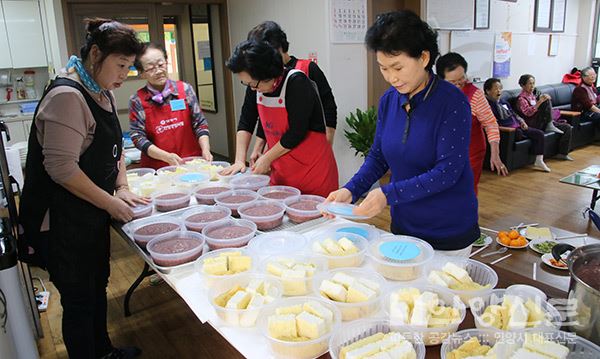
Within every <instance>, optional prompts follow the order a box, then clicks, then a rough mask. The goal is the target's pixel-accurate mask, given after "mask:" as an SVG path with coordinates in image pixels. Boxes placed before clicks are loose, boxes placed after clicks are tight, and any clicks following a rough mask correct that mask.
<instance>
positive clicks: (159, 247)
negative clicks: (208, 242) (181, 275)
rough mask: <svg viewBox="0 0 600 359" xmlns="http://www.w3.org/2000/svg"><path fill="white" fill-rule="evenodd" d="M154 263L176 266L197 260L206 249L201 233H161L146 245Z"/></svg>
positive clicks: (163, 265) (162, 265)
mask: <svg viewBox="0 0 600 359" xmlns="http://www.w3.org/2000/svg"><path fill="white" fill-rule="evenodd" d="M146 250H148V253H150V256H151V257H152V260H153V261H154V264H156V265H158V266H161V267H174V266H178V265H180V264H184V263H189V262H192V261H194V260H196V259H197V258H198V257H200V255H202V251H203V250H204V237H202V235H201V234H200V233H196V232H188V231H180V232H173V233H167V234H163V235H160V236H158V237H156V238H154V239H153V240H151V241H150V242H148V244H147V245H146Z"/></svg>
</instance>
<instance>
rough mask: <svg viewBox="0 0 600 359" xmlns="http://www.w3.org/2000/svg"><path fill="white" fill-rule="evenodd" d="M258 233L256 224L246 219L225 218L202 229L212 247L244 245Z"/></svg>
mask: <svg viewBox="0 0 600 359" xmlns="http://www.w3.org/2000/svg"><path fill="white" fill-rule="evenodd" d="M255 234H256V224H254V222H250V221H247V220H245V219H225V220H222V221H219V222H217V223H213V224H209V225H207V226H205V227H204V228H203V229H202V235H203V236H204V238H205V239H206V242H207V243H208V246H209V247H210V249H211V250H212V249H221V248H238V247H244V246H245V245H246V244H248V242H249V241H250V240H251V239H252V237H254V235H255Z"/></svg>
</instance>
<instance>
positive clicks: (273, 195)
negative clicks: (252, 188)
mask: <svg viewBox="0 0 600 359" xmlns="http://www.w3.org/2000/svg"><path fill="white" fill-rule="evenodd" d="M257 193H258V194H259V195H260V196H261V197H262V198H264V199H273V200H276V201H281V202H283V201H284V200H285V199H287V198H290V197H295V198H297V197H298V196H300V190H299V189H297V188H294V187H290V186H268V187H263V188H261V189H259V190H258V191H257Z"/></svg>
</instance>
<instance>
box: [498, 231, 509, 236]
mask: <svg viewBox="0 0 600 359" xmlns="http://www.w3.org/2000/svg"><path fill="white" fill-rule="evenodd" d="M502 236H508V232H507V231H500V232H498V237H502Z"/></svg>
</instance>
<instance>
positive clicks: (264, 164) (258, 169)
mask: <svg viewBox="0 0 600 359" xmlns="http://www.w3.org/2000/svg"><path fill="white" fill-rule="evenodd" d="M270 171H271V161H270V160H269V159H268V156H265V155H262V156H260V157H259V158H258V159H257V160H256V162H254V165H253V166H252V173H256V174H259V175H263V174H266V173H269V172H270Z"/></svg>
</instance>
